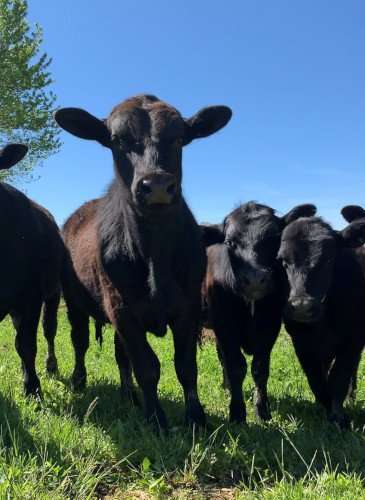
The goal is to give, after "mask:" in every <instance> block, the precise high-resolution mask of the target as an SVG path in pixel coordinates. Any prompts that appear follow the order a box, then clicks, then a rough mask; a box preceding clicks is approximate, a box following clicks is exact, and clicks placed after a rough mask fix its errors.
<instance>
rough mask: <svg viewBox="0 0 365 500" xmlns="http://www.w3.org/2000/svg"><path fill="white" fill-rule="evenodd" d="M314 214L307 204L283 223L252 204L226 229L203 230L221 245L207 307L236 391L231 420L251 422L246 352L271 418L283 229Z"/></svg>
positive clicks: (211, 260)
mask: <svg viewBox="0 0 365 500" xmlns="http://www.w3.org/2000/svg"><path fill="white" fill-rule="evenodd" d="M312 212H313V206H311V205H303V206H300V207H296V208H295V209H293V211H291V212H289V214H287V215H286V216H284V217H282V218H280V217H278V216H276V215H275V213H274V211H273V210H272V209H271V208H270V207H266V206H264V205H259V204H257V203H255V202H249V203H246V204H243V205H241V206H240V207H238V208H237V209H236V210H234V211H233V212H232V213H231V214H229V215H228V216H227V217H226V219H225V220H224V222H223V225H222V226H220V227H219V226H216V227H214V226H205V227H203V228H202V229H203V233H204V236H205V241H206V242H207V243H208V245H209V243H214V242H215V241H218V243H215V244H213V245H211V246H208V249H207V257H208V265H207V272H206V276H205V281H204V286H203V303H205V304H206V305H205V307H206V308H207V316H208V321H209V323H210V326H211V327H212V328H213V330H214V332H215V335H216V338H217V348H218V355H219V357H220V359H221V362H222V365H223V371H224V376H225V385H226V386H227V387H228V388H229V390H230V392H231V403H230V420H231V421H236V422H242V421H245V418H246V409H245V404H244V400H243V396H242V383H243V381H244V378H245V376H246V371H247V365H246V360H245V357H244V353H246V354H250V355H252V356H253V359H252V367H251V371H252V377H253V380H254V383H255V412H256V416H257V418H258V419H259V420H268V419H269V418H270V408H269V401H268V398H267V381H268V377H269V367H270V354H271V350H272V348H273V346H274V343H275V341H276V339H277V336H278V334H279V331H280V326H281V317H282V309H283V305H284V299H285V280H284V274H283V271H282V268H281V266H280V265H279V264H278V262H277V261H276V254H277V251H278V249H279V245H280V235H281V231H282V229H283V227H284V225H285V224H286V223H288V221H289V220H293V219H294V218H295V217H298V216H299V215H300V214H303V213H312ZM214 233H216V234H214Z"/></svg>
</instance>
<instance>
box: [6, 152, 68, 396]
mask: <svg viewBox="0 0 365 500" xmlns="http://www.w3.org/2000/svg"><path fill="white" fill-rule="evenodd" d="M19 147H20V146H19V145H11V146H7V147H6V148H4V150H2V152H0V153H2V154H0V166H1V168H9V167H10V166H12V164H14V163H13V162H11V161H10V163H9V156H8V154H6V151H7V149H9V148H10V151H12V149H14V153H12V154H14V155H15V153H16V150H17V148H19ZM25 152H26V149H25V150H24V154H25ZM2 156H4V158H5V159H4V161H3V160H2ZM0 213H1V217H0V230H1V232H2V233H1V234H2V235H3V241H2V244H1V248H0V272H1V287H0V319H1V320H2V319H3V318H4V317H5V316H6V315H7V314H10V315H11V318H12V320H13V323H14V327H15V330H16V342H15V345H16V349H17V351H18V354H19V356H20V357H21V360H22V365H23V371H24V386H25V392H26V394H35V395H36V394H38V395H39V394H40V383H39V379H38V377H37V374H36V371H35V357H36V351H37V344H36V334H37V327H38V322H39V317H40V313H41V307H42V303H43V302H44V303H45V309H44V316H43V327H44V334H45V337H46V339H47V342H48V357H47V369H48V371H49V372H54V371H56V370H57V360H56V357H55V352H54V337H55V334H56V329H57V308H58V304H59V299H60V279H61V267H62V261H63V257H64V246H63V242H62V239H61V236H60V233H59V230H58V227H57V225H56V223H55V221H54V219H53V217H52V216H51V214H50V213H49V212H48V211H47V210H46V209H44V208H43V207H41V206H40V205H38V204H37V203H35V202H33V201H32V200H30V199H29V198H27V197H26V196H25V195H24V194H23V193H21V192H20V191H18V190H17V189H15V188H14V187H12V186H10V185H7V184H6V183H0Z"/></svg>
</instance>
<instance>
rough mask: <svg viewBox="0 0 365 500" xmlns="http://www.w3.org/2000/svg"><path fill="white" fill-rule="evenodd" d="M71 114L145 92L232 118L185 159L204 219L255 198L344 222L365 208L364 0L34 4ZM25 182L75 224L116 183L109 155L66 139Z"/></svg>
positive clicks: (105, 108)
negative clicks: (346, 208)
mask: <svg viewBox="0 0 365 500" xmlns="http://www.w3.org/2000/svg"><path fill="white" fill-rule="evenodd" d="M29 19H30V21H31V22H35V21H37V22H39V23H40V24H41V26H42V27H43V29H44V49H45V50H46V51H47V52H48V54H49V55H50V56H52V57H53V63H52V66H51V71H52V74H53V77H54V80H55V83H54V91H55V92H56V94H57V96H58V104H59V105H60V106H77V107H83V108H85V109H87V110H88V111H90V112H91V113H93V114H96V115H97V116H100V117H104V116H106V115H107V114H108V113H109V111H110V110H111V108H112V107H113V105H114V104H116V103H117V102H119V101H121V100H123V99H124V98H126V97H128V96H131V95H134V94H138V93H143V92H148V93H153V94H156V95H157V96H159V97H160V98H162V99H164V100H166V101H167V102H169V103H171V104H172V105H174V106H175V107H177V108H178V109H179V110H180V111H181V113H182V114H183V115H184V116H187V117H188V116H190V115H192V114H193V113H195V112H196V111H197V110H198V109H199V108H201V107H203V106H206V105H210V104H227V105H229V106H231V107H232V109H233V112H234V115H233V118H232V120H231V122H230V123H229V124H228V126H227V127H226V128H225V129H223V130H222V131H221V132H219V133H218V134H216V135H214V136H211V137H210V138H207V139H201V140H199V141H196V142H194V143H193V144H191V145H189V146H187V147H186V148H185V151H184V158H183V163H184V192H185V196H186V199H187V201H188V203H189V204H190V206H191V207H192V209H193V211H194V213H195V215H196V217H197V218H198V220H200V221H211V222H215V221H219V220H221V219H222V218H223V217H224V216H225V215H226V214H227V213H228V212H229V211H231V209H232V208H233V207H234V206H235V205H237V204H238V203H239V202H242V201H246V200H250V199H255V200H258V201H260V202H264V203H267V204H269V205H271V206H272V207H274V208H276V209H277V210H278V211H279V212H281V213H283V212H285V211H286V210H288V209H290V208H291V207H292V206H293V205H295V204H297V203H302V202H314V203H315V204H316V205H317V206H318V208H319V213H320V214H321V215H323V216H324V217H325V218H326V219H327V220H329V221H330V222H332V223H333V224H334V225H335V226H336V227H342V226H343V222H342V219H341V216H340V215H339V210H340V209H341V207H342V206H343V205H345V204H348V203H357V204H362V205H365V29H364V26H365V2H363V1H362V0H357V1H355V0H347V1H346V2H344V1H342V0H306V1H305V2H299V1H296V2H293V1H292V0H275V1H266V2H263V1H256V0H251V1H244V0H234V1H225V2H222V1H216V0H209V1H197V0H184V1H179V2H177V1H172V0H154V1H150V0H123V1H121V0H108V1H106V2H103V1H100V0H77V1H76V0H62V1H59V2H55V1H48V2H46V1H44V0H29ZM62 141H63V146H62V149H61V151H60V152H59V153H58V154H57V155H54V156H53V157H51V158H49V159H48V160H47V161H46V162H45V163H44V165H43V167H42V168H40V169H37V171H36V173H37V174H39V175H40V179H39V180H38V181H36V182H34V183H32V184H28V185H26V189H27V193H28V194H29V195H30V196H31V197H33V198H34V199H36V200H37V201H39V202H40V203H42V204H43V205H45V206H46V207H47V208H48V209H49V210H51V211H52V212H53V214H54V215H55V216H56V218H57V220H58V221H59V222H60V223H62V222H63V221H64V219H65V218H66V217H67V216H68V215H69V214H70V213H71V212H72V211H73V210H74V209H75V208H77V207H78V206H79V205H80V204H81V203H83V202H84V201H86V200H88V199H91V198H93V197H97V196H100V195H101V194H102V193H103V192H104V190H105V188H106V186H107V185H108V183H109V182H110V180H111V179H112V161H111V155H110V152H109V151H108V150H106V149H103V148H102V146H99V145H98V144H96V143H95V144H94V143H91V142H89V141H82V140H80V139H77V138H75V137H72V136H71V135H68V134H66V133H62Z"/></svg>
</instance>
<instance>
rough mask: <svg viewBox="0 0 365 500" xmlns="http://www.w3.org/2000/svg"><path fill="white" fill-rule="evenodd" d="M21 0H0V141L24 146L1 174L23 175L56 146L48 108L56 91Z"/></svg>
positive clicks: (39, 36) (38, 33) (39, 32)
mask: <svg viewBox="0 0 365 500" xmlns="http://www.w3.org/2000/svg"><path fill="white" fill-rule="evenodd" d="M26 16H27V1H26V0H0V68H1V70H0V71H1V78H0V144H5V143H7V142H22V143H24V144H27V145H28V146H29V148H30V151H29V153H28V155H27V157H26V160H24V161H23V162H22V163H21V164H19V166H17V167H15V168H13V169H11V171H10V172H2V176H3V177H2V178H4V175H5V176H9V175H10V176H11V177H14V176H19V175H22V176H24V175H25V176H27V175H28V176H29V174H30V172H31V170H32V168H33V167H34V166H35V165H36V164H37V163H39V162H41V161H42V160H44V159H45V158H47V157H48V156H49V155H51V154H52V153H55V152H56V151H57V150H58V149H59V146H60V142H59V139H58V134H59V131H58V128H57V126H56V124H55V123H54V120H53V116H52V113H53V111H54V108H55V100H56V97H55V95H54V94H53V92H52V91H50V90H49V87H50V86H51V84H52V79H51V75H50V72H49V65H50V63H51V59H50V58H49V57H48V56H47V54H45V53H43V54H41V53H40V46H41V44H42V40H43V34H42V29H41V27H40V26H39V25H36V26H35V27H34V29H32V28H31V27H30V26H29V23H28V21H27V18H26Z"/></svg>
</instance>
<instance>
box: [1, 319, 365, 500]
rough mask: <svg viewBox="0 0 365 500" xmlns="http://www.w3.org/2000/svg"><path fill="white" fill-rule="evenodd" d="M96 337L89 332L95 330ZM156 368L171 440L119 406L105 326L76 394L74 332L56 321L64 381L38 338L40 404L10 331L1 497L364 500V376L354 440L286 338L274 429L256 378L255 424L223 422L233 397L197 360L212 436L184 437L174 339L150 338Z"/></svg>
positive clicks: (274, 380) (209, 353) (213, 363)
mask: <svg viewBox="0 0 365 500" xmlns="http://www.w3.org/2000/svg"><path fill="white" fill-rule="evenodd" d="M92 331H93V329H92ZM150 341H151V343H152V345H153V347H154V349H155V351H156V352H157V353H158V356H159V359H160V361H161V364H162V366H161V374H162V376H161V381H160V386H159V390H160V397H161V401H162V405H163V407H164V408H165V410H166V413H167V416H168V418H169V422H170V425H171V431H170V433H169V435H168V436H167V437H164V436H162V437H158V436H156V435H155V434H154V433H153V432H152V431H151V429H150V428H149V427H148V426H147V425H146V424H145V423H144V421H143V417H142V415H141V413H140V411H139V410H138V409H135V408H132V407H131V406H129V405H128V404H126V403H123V402H122V401H121V400H120V397H119V391H118V373H117V368H116V364H115V361H114V354H113V335H112V331H111V329H110V328H108V329H107V331H106V332H105V333H104V345H103V349H102V350H100V348H99V347H98V345H97V344H96V342H95V341H94V340H93V334H92V335H91V348H90V349H89V352H88V357H87V367H88V374H89V378H88V386H87V389H86V391H85V392H84V393H82V394H75V393H73V392H72V390H71V388H70V385H69V379H70V374H71V371H72V365H73V353H72V348H71V344H70V340H69V325H68V322H67V320H66V317H65V313H64V310H62V311H61V313H60V324H59V332H58V336H57V344H56V348H57V356H58V361H59V367H60V376H59V377H57V378H49V377H47V375H46V374H45V363H44V361H45V353H46V348H45V342H44V339H43V336H42V335H41V334H40V335H39V340H38V345H39V350H38V358H37V365H38V373H39V375H40V378H41V383H42V388H43V394H44V401H43V403H41V404H37V403H36V402H34V401H30V400H26V399H25V398H24V397H23V394H22V377H21V372H20V362H19V358H18V356H17V354H16V352H15V348H14V335H13V329H12V326H11V323H10V322H9V321H7V320H6V321H4V322H3V323H2V327H1V336H0V376H1V391H0V418H1V421H0V422H1V433H0V498H1V499H2V498H21V499H27V498H36V499H46V498H52V500H56V499H59V498H80V499H86V498H104V497H106V498H120V499H128V498H143V499H146V498H171V497H172V498H179V499H183V498H186V499H189V500H191V499H205V498H227V499H228V498H237V499H283V500H284V499H285V500H291V499H299V498H309V499H312V498H313V499H317V498H325V499H330V500H333V499H340V498H341V499H342V498H344V499H345V498H346V499H352V498H356V499H357V498H365V490H364V489H363V486H364V485H363V474H364V472H365V434H364V425H365V409H364V408H363V406H364V404H363V403H364V399H365V374H364V369H363V366H362V368H361V369H360V370H359V374H360V376H359V390H358V396H357V402H356V403H355V404H354V405H353V406H350V407H349V408H348V409H349V413H350V416H351V417H352V419H353V422H354V424H353V429H352V430H351V431H343V432H341V431H339V430H338V429H337V428H336V427H334V426H332V425H330V424H327V422H326V421H325V418H324V415H323V413H322V412H321V411H320V410H319V409H318V408H317V407H316V406H315V405H314V403H313V397H312V395H311V393H310V391H309V388H308V385H307V382H306V380H305V378H304V376H303V373H302V371H301V369H300V367H299V365H298V362H297V360H296V358H295V355H294V352H293V349H292V346H291V343H290V340H289V339H288V337H287V336H286V335H285V333H284V332H282V334H281V335H280V338H279V341H278V343H277V344H276V346H275V348H274V352H273V356H272V369H271V377H270V381H269V394H270V401H271V408H272V413H273V420H272V422H270V423H269V424H267V425H261V424H258V423H256V422H255V418H254V415H253V407H252V394H253V384H252V379H251V376H248V377H247V380H246V384H245V397H246V401H247V408H248V425H247V426H235V425H228V424H227V410H228V394H227V393H226V392H225V391H223V390H222V389H221V387H220V383H221V370H220V366H219V364H218V360H217V356H216V352H215V347H214V344H213V343H212V342H205V343H204V345H203V348H202V349H200V350H199V355H198V362H199V387H200V395H201V400H202V402H203V404H204V407H205V409H206V412H207V417H208V422H209V428H208V429H207V430H205V431H204V432H200V433H193V432H192V431H191V430H190V431H189V430H188V429H186V428H184V427H183V425H182V423H183V415H184V408H183V401H182V391H181V388H180V386H179V385H178V383H177V380H176V376H175V371H174V366H173V350H172V342H171V336H170V335H167V336H166V337H165V338H163V339H156V338H154V337H153V336H151V337H150Z"/></svg>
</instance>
